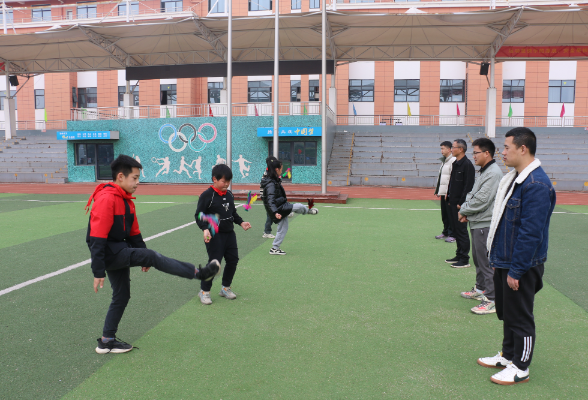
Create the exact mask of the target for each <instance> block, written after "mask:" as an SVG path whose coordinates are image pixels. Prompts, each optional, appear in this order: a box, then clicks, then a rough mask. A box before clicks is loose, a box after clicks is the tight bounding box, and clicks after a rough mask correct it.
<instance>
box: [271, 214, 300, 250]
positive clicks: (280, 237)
mask: <svg viewBox="0 0 588 400" xmlns="http://www.w3.org/2000/svg"><path fill="white" fill-rule="evenodd" d="M292 212H294V213H296V214H302V215H305V214H308V207H307V206H305V205H304V204H300V203H294V204H293V208H292ZM286 233H288V217H283V218H282V220H281V221H280V223H279V224H278V230H277V231H276V238H275V239H274V242H273V244H272V245H273V248H274V249H279V248H280V245H281V244H282V242H283V241H284V238H285V237H286Z"/></svg>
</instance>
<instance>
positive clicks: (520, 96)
mask: <svg viewBox="0 0 588 400" xmlns="http://www.w3.org/2000/svg"><path fill="white" fill-rule="evenodd" d="M502 102H503V103H524V102H525V80H524V79H515V80H506V81H503V82H502Z"/></svg>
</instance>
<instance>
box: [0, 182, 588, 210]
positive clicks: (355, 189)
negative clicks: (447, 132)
mask: <svg viewBox="0 0 588 400" xmlns="http://www.w3.org/2000/svg"><path fill="white" fill-rule="evenodd" d="M208 186H209V185H200V184H193V185H173V184H165V185H163V184H153V183H142V184H140V185H139V187H138V188H137V192H136V193H135V194H136V195H139V196H140V195H189V196H190V195H193V196H197V195H199V194H200V193H202V192H203V191H204V190H205V189H206V188H207V187H208ZM95 187H96V183H65V184H47V183H0V193H29V194H92V192H93V191H94V188H95ZM284 188H285V189H286V190H291V191H292V190H295V191H317V192H320V190H321V187H320V185H284ZM233 189H234V190H258V189H259V185H234V186H233ZM328 191H330V192H341V193H344V194H347V195H348V196H349V197H351V198H362V199H398V200H436V197H435V196H434V195H433V189H432V188H410V187H384V186H329V187H328ZM557 204H559V205H588V193H583V192H557Z"/></svg>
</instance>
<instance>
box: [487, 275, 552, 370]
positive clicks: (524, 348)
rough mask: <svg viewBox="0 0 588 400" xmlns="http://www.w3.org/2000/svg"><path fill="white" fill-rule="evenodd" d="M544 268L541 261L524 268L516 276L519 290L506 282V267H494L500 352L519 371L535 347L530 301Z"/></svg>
mask: <svg viewBox="0 0 588 400" xmlns="http://www.w3.org/2000/svg"><path fill="white" fill-rule="evenodd" d="M544 270H545V265H544V264H541V265H537V266H536V267H533V268H531V269H530V270H529V271H527V273H525V274H524V275H523V276H522V277H521V279H520V280H519V290H512V289H511V288H510V287H509V286H508V283H507V281H506V279H507V276H508V269H502V268H496V269H495V271H494V288H495V290H496V315H497V316H498V319H499V320H501V321H503V326H504V338H503V340H502V356H503V357H504V358H506V359H507V360H512V362H513V363H514V365H516V366H517V368H519V369H521V370H523V371H524V370H526V369H527V368H528V367H529V365H530V364H531V359H532V358H533V350H534V349H535V317H534V316H533V304H534V303H535V293H537V292H538V291H540V290H541V288H542V287H543V279H542V278H543V272H544Z"/></svg>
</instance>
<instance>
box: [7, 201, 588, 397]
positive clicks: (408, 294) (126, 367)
mask: <svg viewBox="0 0 588 400" xmlns="http://www.w3.org/2000/svg"><path fill="white" fill-rule="evenodd" d="M69 197H70V196H62V198H63V199H65V198H69ZM146 197H148V196H141V197H139V199H138V200H137V202H140V201H146V200H145V198H146ZM149 197H152V196H149ZM153 197H156V198H157V199H160V201H173V202H174V204H168V205H167V207H163V208H160V207H159V206H160V205H159V206H156V205H150V204H137V211H138V212H139V221H140V223H141V227H142V230H143V234H144V236H149V235H153V234H155V233H158V232H161V231H165V230H167V229H171V228H173V227H176V226H179V225H182V224H185V223H187V222H190V221H192V220H193V214H194V209H195V203H193V202H194V201H196V198H194V197H189V198H185V197H184V198H181V199H180V198H175V197H174V196H165V197H163V196H162V197H159V196H153ZM164 199H165V200H164ZM174 199H175V200H176V201H174ZM148 200H149V199H148ZM154 201H157V200H154ZM2 204H3V203H0V207H2ZM53 207H55V206H50V207H49V206H48V207H41V208H34V209H32V210H31V212H38V211H36V210H41V209H46V210H53V209H54V208H53ZM61 207H64V206H63V205H61ZM74 207H76V208H77V207H78V206H77V205H76V206H74ZM151 207H153V208H151ZM318 208H319V210H320V212H319V214H318V215H317V216H311V215H307V216H296V217H295V218H294V219H291V220H290V231H289V232H288V235H287V237H286V240H285V241H284V243H283V245H282V248H283V249H284V250H285V251H286V252H287V253H288V254H287V255H286V256H284V257H280V256H270V255H269V254H268V251H269V248H270V247H271V240H265V239H262V238H261V234H262V233H263V223H264V222H265V213H264V210H263V207H261V206H256V207H253V210H252V211H251V212H249V213H246V212H244V211H243V210H242V209H240V211H239V212H240V214H241V215H242V216H243V217H244V218H245V219H246V220H250V221H251V222H252V224H253V226H254V228H253V229H252V231H249V232H243V230H242V229H241V228H237V235H238V241H239V249H240V257H241V260H240V262H239V268H238V270H237V274H236V276H235V280H234V282H233V289H234V290H235V292H236V293H237V294H238V299H237V300H235V301H229V300H226V299H224V298H221V297H219V296H218V290H219V284H220V282H218V281H215V284H214V286H213V291H212V292H211V294H212V299H213V302H214V303H213V304H212V305H211V306H204V305H202V304H200V302H199V300H198V298H197V297H195V294H196V290H197V287H195V286H197V285H196V282H191V281H187V280H185V279H181V278H177V277H173V276H168V275H165V274H162V273H159V272H158V271H150V272H149V273H141V272H140V271H139V270H138V269H134V270H133V274H132V299H131V302H130V304H129V307H128V309H127V312H126V313H125V316H124V318H123V320H122V323H121V325H120V329H119V336H120V337H121V338H122V339H123V340H127V341H129V342H132V343H133V344H134V345H136V346H138V347H140V349H138V350H134V351H132V352H131V353H128V354H123V355H105V356H101V355H97V354H95V353H94V352H93V348H94V346H95V339H96V338H97V337H98V336H99V335H100V331H101V327H102V323H103V318H104V314H105V312H106V309H107V307H108V303H109V296H110V291H109V290H108V288H107V287H105V288H104V289H103V290H102V291H100V292H99V294H97V295H96V294H94V293H93V291H92V287H91V284H92V275H91V272H90V271H89V266H85V267H81V268H78V269H76V270H74V271H70V272H67V273H65V274H63V275H60V276H58V277H55V278H51V279H49V280H46V281H43V282H40V283H36V284H34V285H31V286H28V287H26V288H24V289H20V290H17V291H15V292H12V293H10V294H8V295H5V296H1V297H0V307H1V309H2V323H1V324H0V335H2V337H3V338H4V339H5V346H4V350H3V353H4V354H3V357H2V358H1V360H0V376H2V382H1V383H0V385H1V390H0V392H1V393H5V394H6V397H7V398H10V399H16V398H23V399H31V398H47V399H55V398H61V397H62V396H65V397H64V398H66V399H114V398H116V399H143V398H145V399H147V398H149V399H151V398H152V399H156V398H157V399H253V398H255V399H266V398H267V399H277V398H284V399H300V398H309V399H344V398H349V399H372V398H392V399H395V398H414V399H422V398H450V399H460V398H464V399H465V398H470V397H472V396H475V397H477V398H480V399H491V398H549V399H553V398H561V399H564V398H566V399H570V398H578V399H580V398H584V397H585V393H587V392H588V368H587V367H588V365H587V364H588V361H587V360H588V357H587V356H588V354H587V353H588V346H587V345H588V343H587V342H588V340H587V336H586V334H585V332H586V330H587V329H588V320H587V318H586V316H587V315H586V311H585V310H584V309H582V308H581V307H580V306H583V305H582V304H583V303H582V301H581V299H579V298H577V296H576V295H577V293H579V288H580V287H581V283H582V282H586V278H588V272H586V270H585V269H583V268H582V267H583V265H584V256H583V254H582V251H581V247H580V246H579V244H580V243H582V239H583V236H582V235H579V234H578V231H579V230H582V229H584V228H583V226H584V225H583V221H585V219H586V218H587V217H588V216H586V215H576V214H555V215H554V216H553V218H552V229H551V233H550V235H551V236H550V239H551V241H550V254H549V261H548V263H547V265H546V276H545V277H546V279H545V281H546V285H545V288H544V289H543V290H542V291H541V292H540V293H539V294H538V295H537V297H536V311H535V317H536V324H537V335H538V336H537V347H536V350H535V354H534V359H533V364H532V366H531V380H530V383H528V384H524V385H517V386H514V387H502V386H498V385H495V384H492V383H491V382H490V380H489V377H490V376H491V375H492V374H493V373H495V372H496V370H492V369H486V368H482V367H480V366H478V365H477V364H476V358H478V357H483V356H491V355H494V354H496V352H498V351H499V350H500V344H501V338H502V326H501V323H500V321H498V320H497V319H496V316H495V315H488V316H477V315H473V314H472V313H471V312H470V311H469V309H470V308H471V307H473V306H474V305H476V304H477V303H476V302H475V301H472V300H466V299H463V298H461V297H460V296H459V292H460V291H463V290H467V289H469V288H470V287H471V286H472V285H473V283H474V279H475V271H474V268H468V269H465V270H455V269H452V268H450V267H449V266H448V265H447V264H446V263H444V262H443V260H444V259H446V258H449V257H451V256H453V254H454V252H455V245H453V244H447V243H445V242H443V241H438V240H434V239H433V236H435V235H436V234H438V233H439V231H440V229H441V223H440V215H439V214H440V213H439V212H438V203H436V202H432V201H407V200H367V199H351V200H350V201H349V202H348V204H347V205H323V204H319V205H318ZM372 208H377V209H372ZM57 210H60V209H57ZM558 210H559V211H566V210H567V211H571V212H574V213H576V212H588V207H584V208H582V207H579V208H570V209H567V208H565V209H564V208H562V209H560V208H558ZM15 212H16V213H21V212H22V210H21V211H15ZM12 214H13V212H9V213H6V214H0V219H3V218H4V217H5V216H6V215H9V216H10V215H12ZM27 215H28V214H25V216H24V217H22V218H23V221H24V222H25V223H28V221H29V219H28V217H27ZM86 218H87V217H86ZM73 222H74V221H69V222H68V221H64V223H65V224H66V225H67V226H68V227H69V228H68V229H71V230H69V231H67V230H66V229H64V228H62V227H61V226H60V225H61V220H58V221H57V222H56V225H57V226H55V227H54V228H55V229H54V233H53V235H51V234H50V233H51V232H50V231H52V228H51V227H50V225H47V226H48V230H47V231H46V232H45V234H44V235H42V236H41V237H39V238H37V239H35V240H30V241H28V242H24V243H20V244H15V245H12V246H9V247H6V248H3V249H0V282H4V280H5V279H8V280H10V279H11V276H13V275H14V276H15V277H16V278H14V279H12V280H11V282H16V283H18V282H20V281H22V280H24V279H25V278H27V277H28V276H33V275H36V276H38V275H40V273H39V271H38V270H36V269H35V267H34V265H33V264H35V263H36V264H39V263H40V262H41V263H42V262H43V255H44V254H45V255H46V256H45V259H46V260H47V259H50V260H51V262H52V263H51V266H50V267H48V269H52V270H57V269H59V268H63V267H64V266H67V265H70V264H73V263H76V262H79V261H82V260H83V259H86V258H88V257H89V255H88V251H87V247H86V246H85V243H84V238H85V225H86V224H87V219H86V221H85V222H84V224H83V227H80V226H75V224H74V223H73ZM31 224H33V223H32V222H31ZM79 224H81V222H79ZM74 228H75V229H74ZM274 233H275V225H274ZM200 235H201V234H200V232H199V231H198V230H197V229H196V227H195V226H190V227H187V228H184V229H182V230H179V231H176V232H173V233H170V234H167V235H165V236H162V237H160V238H157V239H154V240H152V241H150V242H149V243H148V246H149V247H150V248H153V249H155V250H157V251H160V252H162V253H163V254H166V255H170V256H173V257H177V258H180V259H193V260H205V258H206V256H205V250H204V245H203V244H202V240H201V238H200ZM51 238H54V239H55V240H51ZM56 241H59V243H60V245H59V247H57V246H56V244H55V242H56ZM584 242H585V241H584ZM56 248H58V249H59V250H57V249H56ZM30 249H38V250H35V251H33V250H30ZM43 250H45V252H46V253H44V252H43ZM559 259H562V260H564V261H565V262H559V261H558V260H559ZM14 265H18V268H13V269H14V270H13V271H8V272H5V271H6V270H7V269H9V268H10V267H11V266H12V267H14ZM27 269H32V271H31V273H26V274H25V273H23V272H22V270H27ZM33 277H34V276H33ZM19 279H20V280H19ZM27 279H30V278H27ZM576 282H577V286H573V284H574V283H576ZM2 286H4V287H7V286H10V284H7V285H5V284H4V283H3V284H2ZM556 289H557V290H556ZM572 300H574V301H576V303H577V304H576V303H574V301H572ZM578 305H580V306H578ZM0 397H2V396H0Z"/></svg>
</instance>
